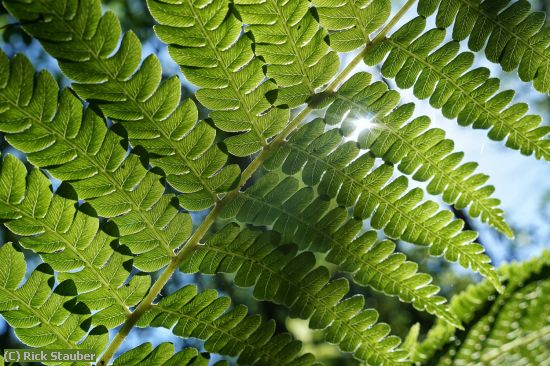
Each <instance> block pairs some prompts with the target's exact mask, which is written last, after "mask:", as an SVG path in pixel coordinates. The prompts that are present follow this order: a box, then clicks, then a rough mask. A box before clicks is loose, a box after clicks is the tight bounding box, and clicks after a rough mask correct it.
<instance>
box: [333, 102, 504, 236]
mask: <svg viewBox="0 0 550 366" xmlns="http://www.w3.org/2000/svg"><path fill="white" fill-rule="evenodd" d="M337 98H340V99H343V100H345V101H346V102H348V103H350V104H352V105H354V106H355V107H356V108H359V109H361V110H362V111H363V112H365V113H369V111H366V110H365V108H364V107H363V106H362V105H361V104H358V103H356V102H355V101H354V100H352V99H349V98H348V97H346V96H344V95H341V94H338V95H337ZM373 119H374V120H375V121H376V122H377V123H378V124H380V125H382V126H383V128H384V129H388V130H390V131H391V133H392V136H394V137H397V138H398V139H399V140H400V141H401V142H402V143H403V144H405V145H407V146H408V148H409V151H413V152H414V153H416V158H417V159H421V160H422V161H424V163H423V164H422V165H429V166H430V167H432V168H435V169H436V170H437V171H439V174H440V176H442V177H445V178H446V180H448V181H450V182H452V185H453V186H455V187H458V190H459V191H460V192H462V194H463V193H464V192H467V193H468V195H469V196H471V197H473V198H474V199H472V200H470V202H475V203H477V204H478V205H479V206H481V207H482V208H483V211H484V212H485V213H487V214H488V216H489V217H490V218H491V220H494V221H493V222H495V223H499V224H501V225H504V226H507V225H505V224H504V219H503V218H502V216H499V215H497V214H495V213H494V211H493V210H492V208H491V207H488V206H487V205H486V202H485V200H486V199H488V197H480V192H479V191H478V190H476V189H475V188H472V189H470V187H468V186H467V185H465V182H464V181H461V180H456V179H455V176H454V174H447V172H445V171H444V170H443V168H441V167H440V166H439V163H440V162H441V161H434V160H431V159H430V156H429V155H427V154H425V153H424V152H422V151H420V150H419V149H418V148H417V147H416V146H415V145H414V144H412V143H410V142H409V141H408V140H407V139H406V138H404V137H403V136H402V135H401V134H400V133H399V131H398V130H396V129H395V128H393V127H392V126H390V125H388V124H386V123H384V121H383V120H382V119H380V118H378V116H375V117H374V118H373ZM447 156H448V155H447ZM452 172H454V170H451V173H452ZM447 190H448V188H446V189H445V191H447ZM448 203H450V202H448ZM470 205H471V203H470V204H469V205H468V206H470Z"/></svg>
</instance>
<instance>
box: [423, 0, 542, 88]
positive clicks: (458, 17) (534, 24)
mask: <svg viewBox="0 0 550 366" xmlns="http://www.w3.org/2000/svg"><path fill="white" fill-rule="evenodd" d="M436 11H437V16H436V18H435V22H436V26H437V27H438V28H443V29H444V28H448V27H450V26H451V25H452V24H453V23H454V26H453V32H452V37H453V39H454V40H456V41H463V40H465V39H468V47H469V48H470V49H471V50H472V51H481V50H483V49H485V55H486V56H487V59H489V61H492V62H494V63H498V64H500V65H501V66H502V69H503V70H504V71H512V70H515V69H516V68H518V67H519V70H518V73H519V77H520V78H521V79H522V80H523V81H532V82H533V85H534V87H535V89H537V90H538V91H540V92H543V93H547V92H548V91H550V52H549V50H550V48H549V46H550V28H548V27H545V26H544V24H545V18H546V16H545V14H544V13H543V12H539V11H537V12H532V11H531V4H529V2H528V1H525V0H520V1H516V0H513V1H511V0H499V1H496V0H486V1H483V2H481V1H470V0H420V2H419V3H418V13H419V14H420V15H421V16H423V17H429V16H430V15H432V14H433V13H435V12H436Z"/></svg>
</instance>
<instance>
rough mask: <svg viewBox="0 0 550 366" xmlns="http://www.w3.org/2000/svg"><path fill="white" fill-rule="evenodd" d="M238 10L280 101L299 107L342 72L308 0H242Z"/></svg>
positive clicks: (336, 55) (278, 102)
mask: <svg viewBox="0 0 550 366" xmlns="http://www.w3.org/2000/svg"><path fill="white" fill-rule="evenodd" d="M235 5H236V8H237V11H238V13H239V15H240V17H241V19H242V21H243V23H245V24H247V28H246V29H247V30H250V32H252V35H253V37H254V53H255V54H256V55H257V56H259V57H262V58H263V59H264V60H265V62H266V64H267V73H266V76H267V77H268V78H270V79H273V80H274V81H275V82H276V83H277V85H278V86H279V89H278V90H277V104H279V105H281V104H282V105H288V106H289V107H296V106H298V105H300V104H302V103H304V102H306V101H307V100H308V99H309V98H310V97H312V96H314V95H315V93H316V90H317V88H319V87H320V86H322V85H324V84H326V83H328V82H329V81H330V80H331V79H332V78H333V77H334V75H335V74H336V72H337V71H338V67H339V64H340V61H339V57H338V54H337V53H336V52H334V51H332V50H331V49H330V47H329V46H328V45H327V44H326V43H325V40H324V39H325V37H326V31H324V30H323V29H322V28H320V27H319V23H318V22H317V20H315V17H314V15H313V14H312V13H311V9H310V4H309V2H307V1H288V0H257V1H249V0H242V1H236V2H235Z"/></svg>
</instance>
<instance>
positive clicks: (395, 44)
mask: <svg viewBox="0 0 550 366" xmlns="http://www.w3.org/2000/svg"><path fill="white" fill-rule="evenodd" d="M425 26H426V20H425V19H424V18H422V17H417V18H415V19H413V20H411V21H410V22H408V23H407V24H405V25H404V26H403V27H401V28H400V29H399V30H397V31H396V32H395V33H394V34H392V36H391V37H389V38H386V39H385V40H383V41H382V42H379V43H377V44H375V45H373V46H372V48H371V49H370V50H369V52H368V53H367V55H366V57H365V62H366V63H367V64H369V65H378V64H382V70H381V71H382V75H384V76H385V77H388V78H395V81H396V83H397V85H398V86H399V87H400V88H403V89H407V88H411V87H414V89H413V90H414V95H415V96H416V97H418V98H419V99H426V98H429V101H430V104H431V105H432V106H433V107H434V108H441V109H442V112H443V115H444V116H445V117H447V118H451V119H454V118H457V120H458V123H459V124H460V125H462V126H469V125H472V127H473V128H476V129H487V130H489V133H488V136H489V138H491V139H492V140H496V141H501V140H504V139H506V146H507V147H509V148H511V149H514V150H519V151H521V153H522V154H525V155H531V154H534V155H535V156H536V157H537V158H538V159H540V158H543V159H545V160H549V161H550V140H548V139H547V136H548V134H549V133H550V127H548V126H540V124H541V117H539V116H537V115H527V112H528V106H527V104H525V103H516V104H511V102H512V99H513V97H514V94H515V92H514V91H513V90H506V91H502V92H498V89H499V83H500V81H499V80H498V79H496V78H490V72H489V69H487V68H485V67H479V68H476V69H473V70H470V68H471V66H472V64H473V61H474V55H473V54H472V53H471V52H462V53H459V49H460V46H459V43H458V42H456V41H451V42H449V43H446V44H445V45H443V46H442V47H439V48H437V47H438V46H439V45H440V44H441V43H442V42H443V41H444V39H445V31H444V30H442V29H437V28H436V29H432V30H429V31H427V32H425V33H423V31H424V28H425ZM436 48H437V49H436Z"/></svg>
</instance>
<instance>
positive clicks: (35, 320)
mask: <svg viewBox="0 0 550 366" xmlns="http://www.w3.org/2000/svg"><path fill="white" fill-rule="evenodd" d="M26 268H27V266H26V263H25V258H24V255H23V253H21V252H18V251H17V250H15V248H14V247H13V245H12V244H10V243H8V244H4V245H3V246H1V247H0V294H2V296H1V297H0V313H1V314H2V317H3V318H4V319H5V320H6V321H7V322H8V324H9V325H10V326H11V327H13V328H14V329H15V335H16V336H17V338H19V339H20V340H21V341H22V342H24V343H25V344H27V345H29V346H32V347H36V348H41V347H44V348H48V349H77V348H82V349H91V350H95V351H96V352H97V353H99V352H101V351H102V350H103V348H104V347H105V346H106V345H107V343H108V341H109V335H108V334H107V330H106V329H105V328H104V327H96V328H94V329H92V330H91V331H88V330H89V328H90V323H89V322H86V319H87V318H88V317H89V316H90V310H89V309H88V307H87V306H86V305H84V303H82V302H77V301H76V299H75V298H74V296H75V295H76V289H75V286H74V283H73V282H72V281H71V280H66V281H63V282H62V283H59V284H57V286H55V287H54V277H53V270H52V268H51V267H50V266H48V265H47V264H41V265H39V266H38V267H37V268H36V269H35V270H34V271H33V272H32V273H31V274H30V276H29V278H28V279H27V280H26V281H25V282H24V283H23V285H21V286H19V285H20V283H21V282H22V281H23V278H24V277H25V271H26Z"/></svg>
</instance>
